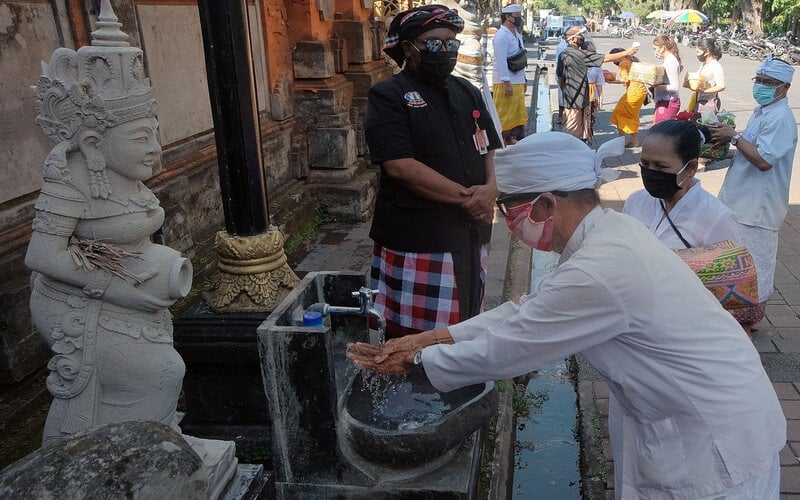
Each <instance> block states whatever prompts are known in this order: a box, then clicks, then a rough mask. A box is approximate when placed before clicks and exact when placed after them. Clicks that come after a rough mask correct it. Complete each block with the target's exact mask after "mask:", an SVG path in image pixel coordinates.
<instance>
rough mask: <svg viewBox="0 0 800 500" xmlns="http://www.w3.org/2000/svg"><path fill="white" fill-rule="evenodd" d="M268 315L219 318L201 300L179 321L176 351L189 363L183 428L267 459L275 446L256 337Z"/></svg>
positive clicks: (184, 382)
mask: <svg viewBox="0 0 800 500" xmlns="http://www.w3.org/2000/svg"><path fill="white" fill-rule="evenodd" d="M267 316H268V313H234V314H218V313H215V312H214V311H212V310H211V309H210V308H209V307H208V305H207V304H206V303H205V301H204V300H203V299H202V298H198V299H197V300H196V301H195V302H193V303H192V305H191V306H189V308H188V309H187V310H186V312H184V313H183V314H182V315H181V316H179V317H177V318H175V321H174V339H175V349H176V350H177V351H178V352H179V353H180V355H181V357H183V361H184V363H185V364H186V376H185V377H184V379H183V391H184V399H185V406H186V408H185V409H186V416H185V417H184V418H183V420H182V421H181V429H182V430H183V432H184V433H186V434H189V435H192V436H198V437H203V438H209V439H222V440H228V441H234V442H236V448H237V454H239V456H240V457H241V453H242V452H243V453H248V454H256V455H259V454H261V455H263V454H264V453H262V450H270V446H271V445H270V442H271V437H270V432H271V431H270V428H271V425H270V415H269V410H268V408H267V399H266V396H265V395H264V384H263V381H262V377H261V364H260V360H259V356H258V343H257V337H256V329H257V328H258V325H260V324H261V323H262V322H263V321H264V319H265V318H266V317H267ZM266 454H267V455H268V454H269V453H268V452H267V453H266ZM259 461H260V460H259Z"/></svg>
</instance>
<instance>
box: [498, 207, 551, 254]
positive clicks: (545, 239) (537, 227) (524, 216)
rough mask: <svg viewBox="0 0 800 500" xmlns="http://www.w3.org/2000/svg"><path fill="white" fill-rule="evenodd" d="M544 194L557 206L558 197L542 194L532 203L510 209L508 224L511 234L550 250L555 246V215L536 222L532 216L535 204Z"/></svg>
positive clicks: (534, 246)
mask: <svg viewBox="0 0 800 500" xmlns="http://www.w3.org/2000/svg"><path fill="white" fill-rule="evenodd" d="M543 196H546V197H547V198H549V199H550V200H551V201H552V202H553V205H554V206H555V203H556V199H555V197H554V196H553V195H552V194H550V193H544V194H540V195H539V196H537V197H536V198H535V199H534V200H533V201H531V202H530V203H525V204H524V205H520V206H519V207H515V208H513V209H511V210H509V211H508V217H506V226H507V227H508V230H509V231H511V234H513V235H514V236H516V237H517V238H519V240H520V241H522V242H523V243H525V244H526V245H528V246H530V247H532V248H535V249H536V250H541V251H543V252H549V251H550V250H551V248H552V246H553V228H554V226H555V221H554V220H553V217H552V216H550V217H548V218H547V219H545V220H543V221H541V222H535V221H533V220H532V219H531V218H530V213H531V210H533V206H534V205H535V204H536V202H537V201H539V199H540V198H541V197H543Z"/></svg>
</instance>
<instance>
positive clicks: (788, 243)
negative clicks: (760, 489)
mask: <svg viewBox="0 0 800 500" xmlns="http://www.w3.org/2000/svg"><path fill="white" fill-rule="evenodd" d="M595 42H596V44H597V45H598V50H599V51H600V52H603V51H607V50H608V49H609V48H610V47H611V46H613V45H620V44H621V43H620V42H619V41H618V40H617V41H610V40H603V39H602V37H598V38H595ZM622 44H624V42H623V43H622ZM642 44H643V46H645V45H646V44H647V45H649V42H647V41H646V39H643V40H642ZM681 50H682V52H686V56H685V57H683V59H684V61H694V54H693V49H687V48H682V49H681ZM690 51H691V52H690ZM725 62H726V63H728V65H734V66H736V67H735V68H734V70H735V71H739V70H741V71H742V72H744V74H747V75H750V74H753V73H754V70H755V67H756V65H757V63H756V62H755V61H738V60H737V61H731V62H728V61H727V60H726V61H725ZM690 64H691V63H690ZM739 66H740V67H741V68H739ZM751 66H752V67H751ZM529 69H530V68H529ZM726 70H727V71H730V69H729V67H728V66H726ZM551 72H552V70H551ZM747 85H749V79H748V81H747ZM796 87H800V86H796ZM605 92H606V96H605V102H606V104H605V105H604V106H603V108H602V109H601V111H600V113H599V115H598V123H597V127H596V128H597V131H598V132H597V134H596V136H595V137H596V142H597V143H602V142H603V141H605V140H609V139H612V138H614V137H615V136H616V134H615V133H614V132H613V127H612V126H611V125H610V124H609V122H608V120H609V117H610V113H611V110H612V109H613V106H614V103H615V102H616V100H617V98H618V97H619V96H620V94H621V87H617V86H608V87H607V88H606V90H605ZM748 93H749V89H748ZM789 98H790V101H791V102H795V103H797V102H800V90H797V89H796V88H795V87H793V88H792V89H791V90H790V94H789ZM726 101H727V103H728V104H729V106H731V107H733V108H735V109H734V110H733V111H734V113H735V114H736V115H737V120H736V121H737V124H738V125H739V129H741V128H743V127H744V124H745V122H746V120H747V118H748V117H749V115H750V112H751V111H752V107H753V105H752V101H751V100H750V99H749V96H745V97H743V98H741V100H740V101H737V100H736V99H735V97H734V96H733V95H730V96H728V97H727V99H726ZM728 109H729V110H730V109H731V108H728ZM795 114H796V115H797V116H798V117H800V110H796V111H795ZM642 115H643V116H642V126H641V129H642V130H645V129H646V128H647V127H648V126H649V125H650V124H651V123H652V105H651V106H650V107H649V109H648V108H647V107H646V108H645V109H643V113H642ZM641 139H642V137H640V142H641ZM639 151H640V150H639V149H638V148H635V149H628V150H626V151H625V154H624V155H622V156H621V157H619V158H617V159H613V160H612V161H607V166H610V167H615V168H616V169H617V170H619V171H620V173H621V174H622V175H621V176H620V178H619V179H617V180H615V181H613V182H611V183H608V184H606V185H604V186H602V187H601V188H600V195H601V198H602V200H603V202H604V205H605V206H608V207H611V208H616V209H620V208H621V206H622V203H623V202H624V200H625V199H626V198H627V196H628V195H629V194H630V193H632V192H633V191H636V190H638V189H641V180H640V179H639V173H638V166H637V162H638V153H639ZM796 159H797V158H796ZM725 172H726V170H725V169H724V168H723V169H717V170H708V171H703V172H700V173H698V175H697V177H698V178H699V179H700V180H701V182H702V183H703V186H704V187H705V189H707V190H708V191H710V192H712V193H714V194H716V193H717V191H718V190H719V187H720V185H721V183H722V180H723V179H724V175H725ZM796 176H800V173H798V174H795V175H793V182H792V190H791V196H790V203H791V206H790V209H789V214H788V215H787V218H786V221H785V223H784V225H783V227H782V229H781V234H780V244H779V248H778V266H777V269H776V273H775V292H774V293H773V295H772V297H771V299H770V300H769V302H768V305H767V312H766V317H765V319H764V320H763V321H762V322H761V324H760V325H759V328H758V330H757V331H756V332H755V333H754V336H753V343H754V344H755V346H756V347H757V349H758V351H759V352H760V353H761V356H762V360H763V362H764V366H765V368H766V370H767V373H768V374H769V376H770V379H771V380H772V381H773V385H774V387H775V390H776V392H777V394H778V397H779V398H780V401H781V405H782V407H783V410H784V414H785V416H786V419H787V422H788V444H787V446H786V447H785V448H784V449H783V451H782V452H781V499H799V500H800V461H799V460H798V456H800V318H799V317H798V313H800V178H798V179H794V177H796ZM498 222H499V221H496V230H495V231H494V232H493V239H492V251H491V254H490V268H489V276H490V278H489V279H490V282H489V283H488V286H487V306H488V307H493V306H495V305H497V304H499V303H500V302H502V300H504V299H505V297H504V296H503V289H504V287H503V282H504V280H505V277H506V276H507V272H509V271H512V272H513V269H511V267H512V266H514V265H516V263H517V262H518V259H512V258H510V254H511V253H513V252H515V251H518V249H519V246H518V245H512V244H511V242H510V241H509V235H508V231H507V230H505V229H504V228H503V227H501V226H502V225H503V224H498ZM368 230H369V224H368V223H364V224H358V225H344V224H336V223H332V224H327V225H325V226H323V227H322V228H320V231H319V232H318V234H317V237H316V238H315V239H314V240H313V241H312V242H311V243H310V244H309V245H308V247H307V254H306V256H305V258H304V259H303V260H302V261H301V262H300V263H299V264H298V265H296V266H295V271H296V272H297V273H298V274H299V275H303V274H305V273H307V272H310V271H323V270H324V271H333V270H339V271H352V272H364V273H366V272H367V271H368V269H369V262H370V256H371V247H372V241H371V240H370V239H369V236H368ZM579 366H580V369H579V376H578V381H577V382H578V387H577V390H578V393H579V399H580V413H581V417H582V419H581V439H582V444H583V447H584V450H585V451H586V452H588V453H587V454H586V455H587V456H588V458H589V463H587V464H586V465H588V469H587V472H586V473H585V474H584V477H583V479H584V482H585V483H586V484H587V485H589V491H590V494H589V495H588V497H589V498H591V499H601V498H613V487H614V485H613V457H611V450H610V447H609V445H608V425H607V416H608V387H607V385H606V384H605V382H603V381H602V380H600V378H599V377H598V376H597V374H596V373H594V371H593V370H592V369H591V367H588V366H587V365H585V364H584V363H579ZM598 424H599V425H598ZM598 428H599V430H600V433H599V434H597V433H596V432H595V430H596V429H598ZM592 443H595V445H592ZM601 457H602V458H601Z"/></svg>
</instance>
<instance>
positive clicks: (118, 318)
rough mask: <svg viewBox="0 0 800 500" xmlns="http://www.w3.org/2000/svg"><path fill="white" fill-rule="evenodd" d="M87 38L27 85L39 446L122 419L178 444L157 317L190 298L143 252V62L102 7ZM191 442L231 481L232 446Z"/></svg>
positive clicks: (181, 273) (159, 218) (148, 98)
mask: <svg viewBox="0 0 800 500" xmlns="http://www.w3.org/2000/svg"><path fill="white" fill-rule="evenodd" d="M97 27H98V29H97V30H96V31H94V32H93V33H92V45H91V46H85V47H81V48H80V49H78V51H73V50H70V49H66V48H59V49H56V50H55V52H53V54H52V56H51V59H50V63H49V64H44V63H43V64H42V69H43V75H42V76H41V78H40V79H39V82H38V84H37V85H36V86H35V87H33V90H34V92H35V94H36V108H37V116H36V124H37V125H38V126H39V127H41V129H42V130H43V131H44V132H45V133H46V134H47V135H48V136H49V137H50V138H51V139H53V141H54V142H55V143H56V145H55V147H53V149H52V150H51V151H50V153H49V154H48V156H47V158H46V160H45V163H44V172H43V174H44V184H43V186H42V189H41V192H40V195H39V198H38V200H37V201H36V205H35V208H36V215H35V217H34V220H33V234H32V236H31V241H30V245H29V247H28V253H27V255H26V258H25V263H26V265H27V266H28V267H29V268H30V269H31V270H32V271H33V273H32V277H31V315H32V318H33V322H34V325H35V327H36V329H37V330H38V332H39V333H40V334H41V335H42V337H43V338H44V340H45V341H46V342H47V344H48V345H49V346H50V348H51V349H52V351H53V353H54V356H53V358H52V359H51V360H50V362H49V363H48V368H49V370H50V373H49V376H48V377H47V387H48V389H49V390H50V392H51V393H52V395H53V397H54V399H53V403H52V405H51V407H50V413H49V414H48V417H47V422H46V424H45V429H44V441H45V443H47V442H49V441H53V440H58V439H60V438H63V437H65V436H67V435H70V434H73V433H75V432H78V431H81V430H85V429H88V428H91V427H97V426H100V425H104V424H108V423H112V422H120V421H125V420H152V421H156V422H160V423H162V424H165V425H168V426H171V427H172V428H173V429H175V430H177V431H178V432H180V429H179V428H178V425H177V418H176V406H177V401H178V396H179V394H180V390H181V382H182V380H183V375H184V371H185V366H184V363H183V360H182V359H181V357H180V355H179V354H178V353H177V351H176V350H175V349H174V348H173V345H172V318H171V315H170V313H169V311H168V310H167V307H169V306H170V305H172V304H173V303H174V302H175V301H176V300H177V299H178V298H181V297H183V296H185V295H186V294H187V293H188V292H189V290H190V287H191V280H192V266H191V262H190V261H189V260H187V259H185V258H183V257H181V255H180V254H179V253H178V252H177V251H175V250H173V249H171V248H169V247H166V246H163V245H157V244H155V243H153V242H152V241H151V235H152V234H153V233H154V232H156V231H157V230H158V229H159V228H160V227H161V225H162V224H163V222H164V210H163V209H162V208H161V207H160V205H159V202H158V199H157V198H156V197H155V195H154V194H153V193H152V192H151V191H150V190H149V189H148V188H147V187H146V186H145V185H144V184H143V183H142V181H144V180H146V179H148V178H150V177H151V176H152V175H153V171H154V169H155V168H157V167H158V166H159V165H160V154H161V147H160V145H159V143H158V139H157V131H158V121H157V119H156V111H157V107H156V101H155V98H154V96H153V89H152V87H151V86H150V81H149V79H148V78H146V77H145V74H144V64H143V54H142V51H141V50H140V49H139V48H137V47H131V46H130V44H129V43H128V41H127V39H128V35H126V34H125V33H123V32H122V31H120V29H119V28H120V27H121V24H120V23H118V22H117V18H116V16H115V15H114V12H113V11H112V9H111V5H110V2H109V1H108V0H103V2H102V5H101V10H100V15H99V17H98V22H97ZM192 440H193V441H194V444H193V441H192ZM215 443H223V442H215ZM190 444H193V447H194V448H195V449H196V450H199V452H200V453H199V454H200V455H201V458H204V459H205V458H209V459H210V460H212V461H213V460H218V461H222V462H225V461H227V464H222V465H223V466H222V470H223V472H222V474H227V476H228V477H230V475H231V474H232V473H233V472H234V470H235V464H236V459H235V457H233V453H234V449H235V448H234V447H233V443H224V446H223V447H222V448H223V449H221V450H220V449H216V451H213V452H211V454H212V455H215V457H209V456H208V450H206V449H204V447H203V445H202V443H201V440H198V439H197V438H190ZM195 445H197V446H195ZM214 447H215V448H219V446H217V444H214ZM204 454H205V455H207V456H206V457H204ZM217 465H220V464H217ZM231 465H232V466H233V469H231Z"/></svg>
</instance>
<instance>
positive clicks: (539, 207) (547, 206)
mask: <svg viewBox="0 0 800 500" xmlns="http://www.w3.org/2000/svg"><path fill="white" fill-rule="evenodd" d="M555 208H556V200H555V198H554V197H553V195H552V194H550V193H546V194H544V195H543V196H542V197H541V198H539V201H537V202H536V204H535V205H533V207H532V208H531V211H530V213H529V214H528V217H530V219H531V220H533V221H534V222H541V221H543V220H545V219H547V218H549V217H550V216H551V215H553V211H555Z"/></svg>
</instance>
